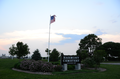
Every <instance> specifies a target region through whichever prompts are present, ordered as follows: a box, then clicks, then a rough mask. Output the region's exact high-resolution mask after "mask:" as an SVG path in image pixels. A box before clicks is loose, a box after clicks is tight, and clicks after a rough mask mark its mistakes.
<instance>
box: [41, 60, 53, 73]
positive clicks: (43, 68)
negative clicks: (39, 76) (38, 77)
mask: <svg viewBox="0 0 120 79" xmlns="http://www.w3.org/2000/svg"><path fill="white" fill-rule="evenodd" d="M41 71H42V72H52V71H53V65H52V64H51V63H48V62H45V63H42V64H41Z"/></svg>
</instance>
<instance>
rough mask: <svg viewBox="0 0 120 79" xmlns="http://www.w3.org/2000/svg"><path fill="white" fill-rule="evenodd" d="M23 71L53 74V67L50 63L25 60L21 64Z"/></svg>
mask: <svg viewBox="0 0 120 79" xmlns="http://www.w3.org/2000/svg"><path fill="white" fill-rule="evenodd" d="M20 67H21V69H24V70H30V71H33V72H36V71H38V72H52V71H53V65H52V64H51V63H48V62H43V61H40V60H39V61H35V60H23V61H22V62H21V64H20Z"/></svg>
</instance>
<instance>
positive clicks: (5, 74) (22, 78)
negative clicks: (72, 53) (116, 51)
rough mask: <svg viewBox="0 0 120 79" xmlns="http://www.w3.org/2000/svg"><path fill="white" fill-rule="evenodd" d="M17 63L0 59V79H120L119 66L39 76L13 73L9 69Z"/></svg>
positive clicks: (105, 66)
mask: <svg viewBox="0 0 120 79" xmlns="http://www.w3.org/2000/svg"><path fill="white" fill-rule="evenodd" d="M18 61H19V60H18V59H14V60H12V59H0V79H120V65H105V64H102V65H101V67H102V68H106V69H107V71H104V72H96V71H94V70H87V69H82V70H78V71H75V70H73V71H72V70H70V71H65V72H53V75H39V74H29V73H24V72H18V71H13V70H12V69H11V68H12V67H13V66H14V64H15V63H17V62H18Z"/></svg>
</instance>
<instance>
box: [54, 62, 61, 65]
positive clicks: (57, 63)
mask: <svg viewBox="0 0 120 79" xmlns="http://www.w3.org/2000/svg"><path fill="white" fill-rule="evenodd" d="M52 64H53V65H60V62H52Z"/></svg>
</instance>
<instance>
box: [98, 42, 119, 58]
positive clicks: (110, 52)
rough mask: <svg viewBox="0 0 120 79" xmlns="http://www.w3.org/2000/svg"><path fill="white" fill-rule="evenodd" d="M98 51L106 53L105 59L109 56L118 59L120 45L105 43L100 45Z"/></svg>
mask: <svg viewBox="0 0 120 79" xmlns="http://www.w3.org/2000/svg"><path fill="white" fill-rule="evenodd" d="M100 49H102V50H105V51H106V53H107V55H106V58H108V57H110V56H111V57H114V56H118V57H119V58H120V43H115V42H106V43H104V44H103V45H102V47H101V48H100Z"/></svg>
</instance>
